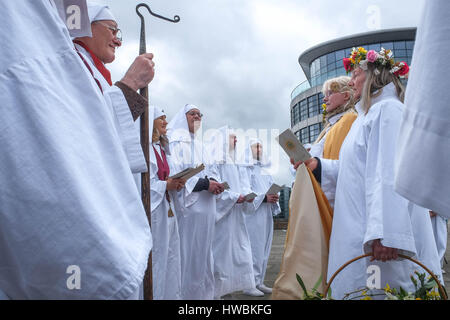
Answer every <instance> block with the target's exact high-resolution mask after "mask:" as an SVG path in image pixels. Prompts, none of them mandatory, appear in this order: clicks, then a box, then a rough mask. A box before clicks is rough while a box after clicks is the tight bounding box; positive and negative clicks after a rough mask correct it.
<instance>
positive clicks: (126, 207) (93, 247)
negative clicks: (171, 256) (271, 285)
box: [0, 0, 152, 299]
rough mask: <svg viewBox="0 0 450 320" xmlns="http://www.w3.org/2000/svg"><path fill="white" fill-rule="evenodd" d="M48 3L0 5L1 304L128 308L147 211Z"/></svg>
mask: <svg viewBox="0 0 450 320" xmlns="http://www.w3.org/2000/svg"><path fill="white" fill-rule="evenodd" d="M54 4H55V3H54V2H53V1H32V0H29V1H27V0H23V1H5V2H2V13H3V15H2V19H1V20H0V27H1V28H2V30H8V32H7V33H1V34H0V43H2V46H3V50H2V55H1V57H0V62H1V63H0V82H1V85H0V99H1V101H2V116H1V117H0V128H1V129H0V131H1V134H0V145H1V149H2V152H1V153H0V180H1V181H2V184H1V185H0V235H1V236H0V257H1V258H0V288H1V290H2V291H3V295H4V297H7V298H10V299H130V298H133V299H136V298H138V293H139V287H140V285H141V284H142V279H143V277H144V272H145V270H146V268H147V259H148V255H149V253H150V249H151V247H152V238H151V232H150V228H149V225H148V221H147V218H146V216H145V210H144V208H143V205H142V202H141V199H140V195H139V192H138V191H137V189H136V185H135V184H134V180H133V176H132V173H131V170H130V165H129V162H128V159H127V155H126V153H125V151H124V149H123V145H122V141H121V140H120V135H119V132H118V131H117V127H116V126H115V119H114V118H113V115H112V114H111V111H110V107H109V105H107V104H106V103H105V99H104V97H103V95H102V94H101V92H100V90H99V88H98V86H97V84H96V83H95V81H94V79H93V77H92V75H91V74H90V73H89V72H88V70H87V69H86V66H85V65H84V64H83V62H82V61H81V59H80V57H79V56H78V55H77V53H76V51H75V50H74V47H73V43H72V41H71V38H70V35H69V32H68V30H67V27H66V26H65V24H64V22H63V20H61V18H60V17H59V16H58V14H57V10H56V7H55V6H54ZM30 30H39V32H32V31H31V32H30Z"/></svg>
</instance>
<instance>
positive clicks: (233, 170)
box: [213, 158, 255, 298]
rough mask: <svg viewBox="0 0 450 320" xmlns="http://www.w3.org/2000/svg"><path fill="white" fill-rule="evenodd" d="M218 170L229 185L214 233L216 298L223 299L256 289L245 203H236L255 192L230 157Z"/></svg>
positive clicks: (220, 199)
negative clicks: (238, 292) (242, 291)
mask: <svg viewBox="0 0 450 320" xmlns="http://www.w3.org/2000/svg"><path fill="white" fill-rule="evenodd" d="M217 168H218V172H219V177H220V181H221V182H227V183H228V185H229V186H230V189H229V190H225V191H224V192H223V193H222V194H220V195H219V197H218V199H217V214H216V225H215V231H214V243H213V253H214V279H215V297H216V298H220V297H221V296H224V295H226V294H229V293H232V292H236V291H241V290H246V289H252V288H254V287H255V280H254V276H253V266H252V265H253V260H252V248H251V245H250V239H249V235H248V232H247V228H246V226H245V218H244V215H245V212H244V211H246V210H244V207H245V205H246V203H241V204H238V203H236V201H237V200H238V199H239V196H240V195H247V194H249V193H251V192H252V191H251V189H250V184H249V183H248V180H247V181H245V177H244V176H243V175H242V172H240V168H239V167H238V166H237V165H235V164H234V163H233V160H232V159H231V158H229V159H228V161H227V163H225V164H218V165H217Z"/></svg>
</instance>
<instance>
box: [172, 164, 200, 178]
mask: <svg viewBox="0 0 450 320" xmlns="http://www.w3.org/2000/svg"><path fill="white" fill-rule="evenodd" d="M204 169H205V165H204V164H203V163H202V164H201V165H199V166H198V167H197V168H187V169H184V170H183V171H181V172H179V173H177V174H176V175H174V176H171V177H170V178H171V179H184V180H188V179H190V178H192V177H193V176H195V175H196V174H197V173H199V172H202V171H203V170H204Z"/></svg>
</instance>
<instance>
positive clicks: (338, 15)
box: [94, 0, 424, 185]
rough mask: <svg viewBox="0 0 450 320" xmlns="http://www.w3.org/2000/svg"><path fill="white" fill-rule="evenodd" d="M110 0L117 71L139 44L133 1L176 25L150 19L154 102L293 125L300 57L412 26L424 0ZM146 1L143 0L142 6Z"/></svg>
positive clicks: (215, 117)
mask: <svg viewBox="0 0 450 320" xmlns="http://www.w3.org/2000/svg"><path fill="white" fill-rule="evenodd" d="M94 2H97V3H104V4H107V5H109V6H110V8H111V10H112V11H113V13H114V15H115V17H116V19H117V21H118V23H119V27H120V28H121V29H122V34H123V46H122V47H121V48H120V49H118V50H117V51H116V60H115V61H114V62H113V63H112V64H110V65H108V66H107V67H108V68H109V69H110V70H111V71H112V75H113V79H114V80H120V78H121V77H122V76H123V74H124V73H125V72H126V70H127V69H128V67H129V65H130V64H131V62H132V61H133V60H134V58H135V57H136V56H137V54H138V51H139V33H140V20H139V17H138V16H137V15H136V12H135V7H136V5H137V4H138V3H140V2H145V3H147V4H148V5H149V6H150V7H151V9H152V11H153V12H155V13H157V14H160V15H164V16H167V17H170V18H173V16H174V15H179V16H180V17H181V21H180V22H179V23H177V24H173V23H169V22H166V21H163V20H159V19H156V18H154V17H152V16H150V15H149V14H148V13H147V14H146V13H144V16H145V18H146V41H147V51H148V52H153V53H154V55H155V58H154V61H155V63H156V75H155V79H154V80H153V82H152V83H151V84H150V87H149V94H150V103H151V104H154V105H159V106H161V107H162V108H163V109H164V110H165V111H166V113H167V115H168V119H169V120H170V119H171V118H172V117H173V116H174V115H175V113H176V112H177V111H178V110H179V109H180V108H181V107H182V106H184V105H185V104H186V103H191V104H195V105H197V106H198V107H199V108H200V110H201V111H202V113H203V114H204V115H205V116H204V118H203V125H204V127H205V129H208V128H214V127H216V128H218V127H221V126H223V125H225V124H228V125H230V126H231V127H233V128H241V129H245V130H247V129H251V128H253V129H267V130H268V135H269V136H270V132H271V130H273V129H276V130H279V131H280V133H281V132H282V131H284V130H285V129H287V128H289V127H290V102H291V99H290V95H291V92H292V90H293V89H294V88H295V87H296V86H297V85H298V84H300V83H301V82H303V81H304V80H305V79H306V77H305V75H304V73H303V71H302V69H301V68H300V66H299V64H298V57H299V56H300V54H301V53H302V52H303V51H305V50H307V49H308V48H310V47H312V46H315V45H318V44H320V43H322V42H325V41H328V40H332V39H335V38H339V37H343V36H347V35H352V34H357V33H362V32H367V31H374V30H377V29H388V28H398V27H416V26H417V24H418V22H419V20H420V16H421V12H422V7H423V4H424V0H395V1H393V0H371V1H364V0H353V1H352V0H347V1H336V0H315V1H311V0H307V1H306V0H296V1H294V0H276V1H275V0H272V1H269V0H189V1H187V0H184V1H181V0H178V1H175V0H152V1H135V0H126V1H125V0H96V1H94ZM141 10H142V8H141ZM275 162H278V163H279V164H280V165H278V166H277V167H275V168H274V172H273V176H274V179H275V181H276V182H277V183H279V184H287V185H290V182H291V181H292V177H291V176H290V173H289V170H288V168H289V160H288V158H287V157H286V156H285V155H284V153H283V151H281V152H280V155H279V161H275Z"/></svg>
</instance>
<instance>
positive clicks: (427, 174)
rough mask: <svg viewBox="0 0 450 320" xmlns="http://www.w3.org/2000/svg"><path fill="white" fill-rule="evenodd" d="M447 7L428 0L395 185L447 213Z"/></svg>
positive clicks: (449, 132) (449, 8) (418, 38)
mask: <svg viewBox="0 0 450 320" xmlns="http://www.w3.org/2000/svg"><path fill="white" fill-rule="evenodd" d="M449 12H450V1H447V0H435V1H426V3H425V8H424V10H423V17H422V21H421V23H420V24H419V26H418V28H417V36H416V43H415V47H414V55H413V59H412V66H413V67H412V68H411V73H410V76H409V79H408V87H407V89H406V98H405V106H406V107H405V110H404V111H403V119H402V125H401V129H400V133H399V136H398V139H399V141H398V144H397V146H398V147H397V149H396V150H395V151H396V164H395V169H396V170H395V173H396V180H395V190H396V191H397V192H398V193H400V194H401V195H403V196H404V197H406V198H407V199H409V200H411V201H412V202H414V203H416V204H418V205H420V206H422V207H424V208H429V209H431V210H433V211H434V212H437V213H439V214H440V215H442V216H444V217H446V218H449V217H450V196H449V194H450V165H449V158H450V130H449V128H450V112H449V101H450V90H449V88H448V82H449V81H448V74H450V63H449V61H448V52H449V50H450V20H449V18H448V14H449ZM431 53H432V54H431Z"/></svg>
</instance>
